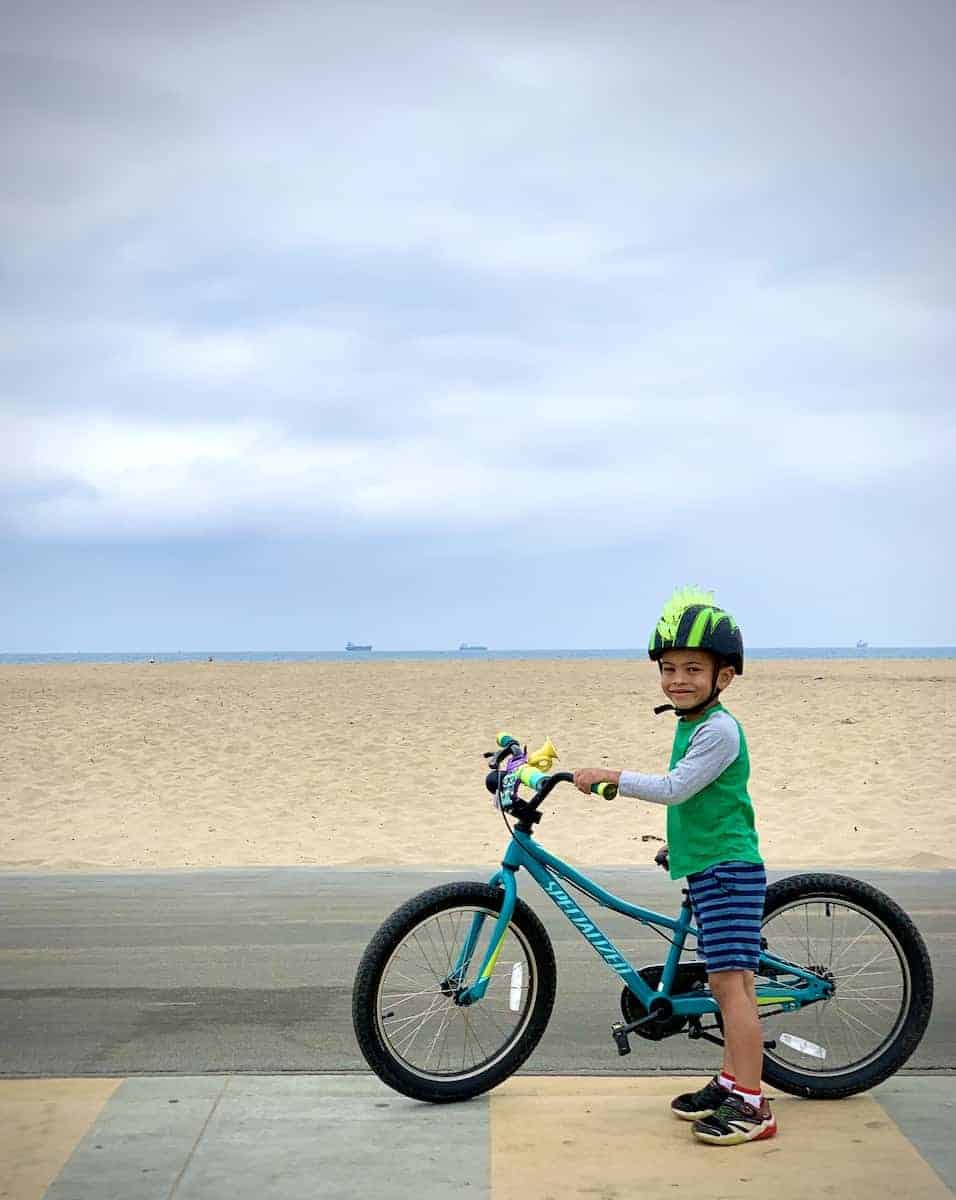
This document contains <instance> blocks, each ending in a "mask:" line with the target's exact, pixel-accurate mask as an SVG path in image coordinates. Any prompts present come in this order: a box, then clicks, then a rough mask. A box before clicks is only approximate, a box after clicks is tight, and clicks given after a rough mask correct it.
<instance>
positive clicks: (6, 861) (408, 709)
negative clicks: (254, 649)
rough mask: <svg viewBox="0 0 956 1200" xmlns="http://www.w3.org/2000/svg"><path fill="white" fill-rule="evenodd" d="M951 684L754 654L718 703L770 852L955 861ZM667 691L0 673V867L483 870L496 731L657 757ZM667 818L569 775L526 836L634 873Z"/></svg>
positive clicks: (227, 671) (617, 682) (465, 675)
mask: <svg viewBox="0 0 956 1200" xmlns="http://www.w3.org/2000/svg"><path fill="white" fill-rule="evenodd" d="M954 686H956V661H953V660H879V661H874V660H865V661H849V660H847V661H842V660H841V661H816V662H814V661H787V662H771V661H763V662H752V663H748V666H747V671H746V674H745V675H744V676H743V677H742V678H740V679H738V680H736V681H735V682H734V684H733V686H732V688H731V689H730V690H729V691H728V693H727V695H726V701H727V706H728V707H729V708H730V709H731V711H732V712H734V714H735V715H736V716H737V717H738V718H739V719H740V720H741V722H742V723H743V726H744V729H745V731H746V734H747V738H748V742H749V746H750V754H751V760H752V768H753V774H752V779H751V795H752V796H753V799H754V804H755V807H756V813H757V821H758V828H759V829H760V833H761V844H762V849H763V853H764V856H765V858H766V860H767V863H768V866H770V867H780V868H788V869H790V868H800V867H812V866H822V865H827V866H836V867H854V866H871V867H904V868H915V869H931V868H939V867H956V805H954V804H953V798H952V796H951V795H950V794H949V792H948V791H947V788H948V787H949V786H950V781H951V780H952V778H953V774H954V771H953V768H954V766H956V705H954V703H953V700H954ZM661 701H662V697H661V694H660V692H659V690H658V687H657V681H656V671H655V669H654V668H653V666H652V665H651V664H649V663H646V662H620V661H600V662H598V661H568V660H564V661H546V662H544V661H534V660H521V661H514V662H487V661H482V662H462V661H447V662H404V661H402V662H395V661H392V662H381V661H362V662H359V661H357V662H336V663H264V664H258V663H255V664H253V663H217V662H211V663H195V664H192V663H189V664H183V663H176V664H161V663H154V664H150V663H148V662H143V663H137V664H127V665H115V664H109V665H90V664H83V665H33V666H3V667H0V729H2V733H3V740H2V754H0V869H5V870H38V869H39V870H43V869H51V870H52V869H57V870H62V869H97V868H99V869H122V868H136V869H140V868H171V867H172V868H177V867H227V866H254V865H263V866H280V865H298V864H303V863H320V864H322V863H324V864H336V865H351V866H356V865H368V866H385V865H398V866H403V865H418V864H428V865H456V864H476V865H481V864H489V865H490V864H493V863H494V862H495V861H496V860H497V858H498V856H499V855H500V848H501V846H502V838H503V836H504V828H503V826H502V822H501V817H500V816H499V814H498V813H496V812H495V811H494V809H493V807H492V803H491V798H490V796H489V795H488V794H487V792H486V791H485V790H484V787H483V777H484V770H485V764H484V760H483V759H482V757H481V755H482V751H484V750H487V749H489V748H491V746H492V744H493V740H494V735H495V733H496V731H498V730H500V729H507V730H508V731H509V732H511V733H513V734H514V735H515V736H517V737H520V738H521V739H522V740H527V741H528V742H529V743H531V744H533V745H535V746H536V745H538V744H539V743H540V742H541V741H543V739H544V738H545V737H546V736H548V735H550V736H551V738H552V739H553V740H554V743H555V745H556V746H557V748H558V750H559V751H560V754H561V758H560V763H559V764H558V765H559V766H560V767H562V768H564V769H573V768H574V767H580V766H593V765H601V764H607V765H611V766H618V767H632V768H635V769H639V770H645V771H658V770H663V769H665V768H666V765H667V759H668V753H669V749H670V743H671V737H672V730H673V717H672V715H670V714H665V715H663V716H659V717H655V716H654V715H653V713H652V711H651V710H652V708H653V706H654V705H655V704H657V703H660V702H661ZM556 769H557V768H556ZM663 830H664V811H663V809H660V808H656V807H654V806H651V805H647V804H641V803H637V802H633V801H623V800H620V801H616V802H613V803H607V802H604V801H597V800H591V799H588V798H586V797H584V796H582V795H580V793H578V792H576V791H575V790H574V789H573V788H572V787H570V786H567V787H564V788H559V789H558V790H557V791H556V792H555V793H554V795H553V796H552V797H551V799H550V800H549V803H548V805H547V807H546V816H545V820H544V821H543V823H542V827H541V832H540V836H541V838H542V840H543V841H544V842H545V844H546V845H547V846H548V847H549V849H551V850H553V851H554V852H555V853H557V854H560V855H561V856H562V857H566V858H569V859H570V860H571V861H577V862H579V863H581V864H592V865H626V864H647V863H649V862H650V860H651V859H652V857H653V854H654V851H655V850H656V848H657V845H658V841H657V840H656V839H658V838H660V837H661V836H662V834H663Z"/></svg>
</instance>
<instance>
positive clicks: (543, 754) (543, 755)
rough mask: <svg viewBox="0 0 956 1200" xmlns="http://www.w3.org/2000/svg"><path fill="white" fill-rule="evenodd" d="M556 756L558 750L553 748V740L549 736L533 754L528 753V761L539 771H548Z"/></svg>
mask: <svg viewBox="0 0 956 1200" xmlns="http://www.w3.org/2000/svg"><path fill="white" fill-rule="evenodd" d="M556 758H558V752H557V750H555V748H554V742H552V741H551V739H550V738H548V740H547V741H546V742H545V743H544V745H543V746H539V747H538V749H537V750H535V752H534V753H533V754H529V755H528V762H529V763H530V765H531V766H532V767H537V768H538V770H539V771H550V770H551V764H552V763H553V762H554V760H555V759H556Z"/></svg>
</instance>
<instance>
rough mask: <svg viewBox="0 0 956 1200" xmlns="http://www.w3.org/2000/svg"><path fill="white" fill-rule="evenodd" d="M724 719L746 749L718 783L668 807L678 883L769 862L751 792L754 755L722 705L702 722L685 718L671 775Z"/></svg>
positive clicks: (676, 741) (671, 853)
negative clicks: (711, 724)
mask: <svg viewBox="0 0 956 1200" xmlns="http://www.w3.org/2000/svg"><path fill="white" fill-rule="evenodd" d="M718 713H724V714H726V717H729V718H730V720H731V721H733V723H734V725H736V727H737V730H738V732H739V735H740V749H739V752H738V754H737V757H736V758H735V759H734V760H733V761H732V762H731V763H730V765H729V766H727V767H726V768H725V769H724V770H723V771H721V773H720V774H719V775H718V776H717V778H716V779H714V780H713V781H712V782H710V783H708V784H707V785H706V786H705V787H703V788H701V790H700V791H698V792H695V793H694V795H692V796H691V797H690V798H689V799H688V800H685V801H684V802H683V803H681V804H671V805H669V806H668V809H667V848H668V853H669V856H670V874H671V878H672V879H682V878H683V877H684V876H685V875H693V874H695V873H696V872H697V871H703V870H704V869H705V868H706V867H711V866H713V865H714V864H715V863H721V862H752V863H759V862H763V859H762V858H761V857H760V847H759V842H758V838H757V830H756V827H755V825H754V810H753V804H752V803H751V800H750V795H749V793H748V791H747V782H748V780H749V779H750V755H749V754H748V753H747V741H746V738H745V737H744V731H743V729H741V727H740V722H739V721H738V720H737V718H736V717H734V716H733V715H732V714H731V713H728V712H727V710H726V709H725V708H724V706H723V705H722V704H718V705H715V707H714V708H711V709H709V710H708V711H707V712H706V713H704V714H703V715H702V716H700V717H690V718H687V717H681V719H680V720H679V721H678V722H677V726H676V728H675V730H674V745H673V748H672V749H671V761H670V769H671V770H673V769H674V767H675V766H676V765H677V764H678V763H679V762H680V761H681V759H682V758H683V757H684V755H685V754H686V753H687V749H688V747H689V745H690V741H691V738H692V737H693V736H694V734H695V733H696V732H697V730H698V729H700V727H701V725H703V724H704V723H705V722H706V721H708V720H710V719H712V718H713V717H714V716H715V715H716V714H718ZM725 719H726V718H722V719H721V720H725ZM731 733H732V728H731ZM732 752H733V751H732V750H731V753H732Z"/></svg>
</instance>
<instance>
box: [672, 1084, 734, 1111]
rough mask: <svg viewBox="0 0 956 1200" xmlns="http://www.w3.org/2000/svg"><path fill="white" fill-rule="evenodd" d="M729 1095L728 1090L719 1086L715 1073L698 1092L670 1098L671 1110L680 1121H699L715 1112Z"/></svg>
mask: <svg viewBox="0 0 956 1200" xmlns="http://www.w3.org/2000/svg"><path fill="white" fill-rule="evenodd" d="M729 1095H730V1092H728V1090H727V1089H726V1088H725V1087H722V1086H721V1084H720V1083H719V1081H718V1079H717V1076H716V1075H715V1076H714V1077H713V1079H712V1080H711V1081H710V1083H707V1084H705V1085H704V1086H703V1087H702V1088H701V1089H700V1091H699V1092H685V1093H684V1094H683V1095H682V1096H678V1097H677V1098H676V1100H672V1101H671V1112H672V1113H673V1114H674V1116H675V1117H680V1119H681V1120H682V1121H699V1120H701V1118H702V1117H709V1116H711V1115H712V1114H713V1113H715V1112H716V1111H717V1109H718V1108H720V1106H721V1105H722V1104H723V1102H724V1101H725V1100H726V1099H727V1097H728V1096H729Z"/></svg>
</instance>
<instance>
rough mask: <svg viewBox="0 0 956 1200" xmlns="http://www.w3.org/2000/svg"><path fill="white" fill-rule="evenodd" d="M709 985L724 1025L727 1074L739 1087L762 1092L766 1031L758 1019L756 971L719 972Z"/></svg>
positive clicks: (713, 976)
mask: <svg viewBox="0 0 956 1200" xmlns="http://www.w3.org/2000/svg"><path fill="white" fill-rule="evenodd" d="M707 982H708V983H709V985H710V990H711V992H712V993H713V994H714V997H715V999H716V1000H717V1003H718V1004H719V1005H720V1015H721V1019H722V1021H723V1025H724V1073H725V1074H726V1075H730V1076H732V1077H733V1078H734V1080H735V1081H736V1082H737V1085H738V1086H739V1087H743V1088H746V1089H747V1090H748V1091H750V1092H759V1091H760V1075H761V1072H762V1070H763V1030H762V1029H761V1028H760V1018H759V1017H758V1016H757V996H756V992H755V990H754V973H753V971H717V972H715V973H714V974H713V975H708V977H707Z"/></svg>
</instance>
